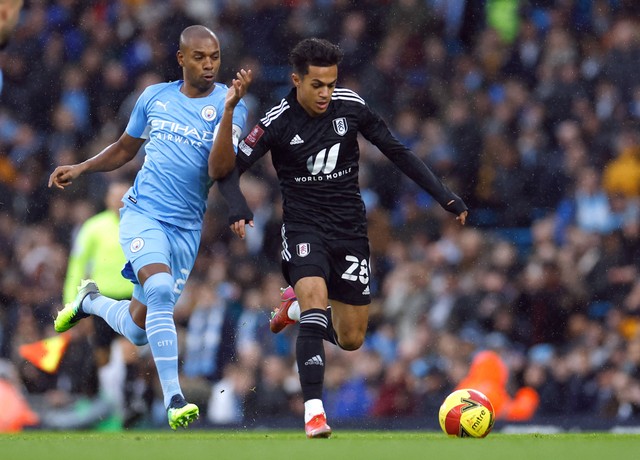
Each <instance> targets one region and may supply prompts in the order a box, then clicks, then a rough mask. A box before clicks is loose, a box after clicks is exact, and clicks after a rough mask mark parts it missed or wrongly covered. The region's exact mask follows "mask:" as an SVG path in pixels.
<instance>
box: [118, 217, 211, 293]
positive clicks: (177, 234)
mask: <svg viewBox="0 0 640 460" xmlns="http://www.w3.org/2000/svg"><path fill="white" fill-rule="evenodd" d="M200 234H201V230H185V229H183V228H179V227H175V226H173V225H171V224H167V223H165V222H160V221H158V220H156V219H154V218H152V217H149V216H147V215H144V214H140V213H139V212H137V211H136V210H135V209H131V208H130V207H127V206H125V207H124V208H122V209H121V210H120V246H122V250H123V251H124V254H125V256H126V258H127V261H128V262H127V264H126V266H125V267H124V269H123V270H122V276H124V277H125V278H127V279H129V280H131V281H132V282H133V283H134V284H135V285H138V284H139V283H138V279H137V274H138V271H139V270H140V269H141V268H142V267H144V266H146V265H149V264H164V265H168V266H169V268H171V274H172V275H173V279H174V281H175V285H174V293H175V294H176V299H177V298H178V296H179V295H180V293H181V292H182V288H183V287H184V284H185V283H186V282H187V278H188V277H189V273H191V269H192V268H193V264H194V263H195V260H196V256H197V255H198V247H199V246H200ZM134 291H135V293H138V294H140V293H141V289H139V287H138V286H136V289H134ZM135 293H134V297H136V298H138V297H139V295H138V296H136V295H135ZM139 300H140V301H143V299H139ZM143 303H144V302H143Z"/></svg>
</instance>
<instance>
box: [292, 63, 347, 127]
mask: <svg viewBox="0 0 640 460" xmlns="http://www.w3.org/2000/svg"><path fill="white" fill-rule="evenodd" d="M291 79H292V80H293V84H294V85H295V86H296V88H297V94H298V95H297V99H298V103H299V104H300V105H301V106H302V108H303V109H304V110H305V111H306V112H307V113H308V114H309V115H310V116H312V117H317V116H319V115H322V114H323V113H324V112H326V111H327V108H328V107H329V102H331V95H332V94H333V90H334V89H336V82H337V81H338V66H337V65H332V66H330V67H317V66H313V65H310V66H309V73H307V74H306V75H304V76H303V77H300V76H299V75H298V74H296V73H294V74H293V75H292V76H291Z"/></svg>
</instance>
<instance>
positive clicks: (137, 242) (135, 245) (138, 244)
mask: <svg viewBox="0 0 640 460" xmlns="http://www.w3.org/2000/svg"><path fill="white" fill-rule="evenodd" d="M143 247H144V240H143V239H142V238H135V239H134V240H133V241H132V242H131V244H130V245H129V249H130V250H131V252H138V251H139V250H140V249H142V248H143Z"/></svg>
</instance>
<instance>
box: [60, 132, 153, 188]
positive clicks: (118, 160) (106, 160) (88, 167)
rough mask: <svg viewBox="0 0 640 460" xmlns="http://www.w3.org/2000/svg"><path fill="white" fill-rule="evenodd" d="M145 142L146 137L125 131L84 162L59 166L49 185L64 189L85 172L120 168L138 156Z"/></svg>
mask: <svg viewBox="0 0 640 460" xmlns="http://www.w3.org/2000/svg"><path fill="white" fill-rule="evenodd" d="M143 143H144V139H138V138H136V137H131V136H129V135H128V134H127V133H123V134H122V136H120V139H118V140H117V141H116V142H114V143H113V144H111V145H109V146H108V147H106V148H105V149H104V150H102V151H101V152H100V153H98V154H97V155H96V156H93V157H91V158H89V159H88V160H85V161H83V162H82V163H78V164H74V165H64V166H58V167H57V168H56V169H54V170H53V172H52V173H51V175H50V176H49V187H57V188H59V189H64V188H65V187H67V186H69V185H71V184H72V183H73V180H74V179H76V178H77V177H80V175H82V174H84V173H87V172H99V171H113V170H114V169H118V168H119V167H120V166H122V165H124V164H125V163H128V162H129V161H131V160H132V159H133V158H134V157H135V156H136V154H137V153H138V150H140V147H142V144H143Z"/></svg>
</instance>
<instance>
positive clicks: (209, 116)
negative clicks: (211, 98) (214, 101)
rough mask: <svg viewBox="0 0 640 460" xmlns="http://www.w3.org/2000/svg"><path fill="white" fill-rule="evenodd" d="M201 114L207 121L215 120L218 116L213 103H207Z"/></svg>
mask: <svg viewBox="0 0 640 460" xmlns="http://www.w3.org/2000/svg"><path fill="white" fill-rule="evenodd" d="M200 115H202V118H204V119H205V120H207V121H213V120H214V119H215V118H216V108H215V107H214V106H212V105H205V106H204V107H203V108H202V111H201V112H200Z"/></svg>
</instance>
